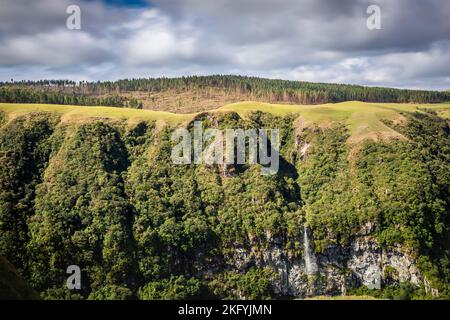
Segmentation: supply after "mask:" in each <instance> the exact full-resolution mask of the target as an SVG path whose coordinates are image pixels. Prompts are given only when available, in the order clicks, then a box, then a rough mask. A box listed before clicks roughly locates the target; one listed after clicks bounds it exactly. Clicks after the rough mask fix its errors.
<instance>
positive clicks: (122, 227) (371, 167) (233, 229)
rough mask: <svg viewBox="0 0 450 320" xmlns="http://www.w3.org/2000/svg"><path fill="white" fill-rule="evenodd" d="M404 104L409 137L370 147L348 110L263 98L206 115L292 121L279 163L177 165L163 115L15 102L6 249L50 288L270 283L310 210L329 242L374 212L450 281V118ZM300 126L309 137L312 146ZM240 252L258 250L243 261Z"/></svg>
mask: <svg viewBox="0 0 450 320" xmlns="http://www.w3.org/2000/svg"><path fill="white" fill-rule="evenodd" d="M404 116H405V117H406V118H407V119H408V122H405V123H403V124H394V123H387V124H388V125H389V126H391V127H393V128H395V130H397V131H399V132H401V133H402V134H403V135H404V136H405V137H407V138H408V139H405V140H397V141H390V142H371V141H366V142H365V143H364V144H362V145H361V146H360V147H359V149H357V150H356V151H355V149H353V148H352V147H351V146H350V145H349V144H347V143H346V140H347V138H348V132H347V129H346V127H345V126H342V125H339V124H337V125H333V126H329V127H327V128H318V127H315V126H308V127H303V128H294V123H295V121H294V120H295V117H294V116H287V117H284V118H282V117H275V116H272V115H269V114H265V113H261V112H256V113H252V114H250V115H249V117H248V118H246V119H243V118H241V117H239V116H238V115H237V114H236V113H233V112H229V113H223V114H222V113H221V114H214V115H212V114H202V115H199V116H198V117H197V120H202V121H203V123H204V127H217V128H222V129H223V128H230V127H233V128H279V129H280V130H281V150H280V156H281V158H280V161H281V163H280V171H279V172H278V174H276V175H273V176H261V175H260V170H259V169H260V168H259V167H258V165H252V166H249V165H239V166H232V167H230V168H228V169H227V170H228V172H229V174H228V175H224V174H223V172H224V168H223V167H221V166H206V165H199V166H196V165H189V166H177V165H174V164H173V163H172V161H171V159H170V153H171V149H172V146H173V142H172V141H171V140H170V135H171V128H169V127H164V128H161V127H159V126H157V125H156V124H155V123H153V122H140V123H137V124H134V125H132V126H131V127H130V126H129V125H127V124H126V123H125V122H120V121H105V120H97V121H88V122H85V123H77V124H70V123H69V124H68V123H59V121H58V117H57V116H56V115H54V114H50V113H37V114H29V115H26V116H20V117H17V118H16V119H13V120H11V121H9V122H7V123H4V124H3V126H2V128H1V129H0V130H1V131H0V162H1V166H0V186H1V188H0V256H4V257H6V258H7V259H8V260H9V261H10V262H11V263H12V264H13V265H15V266H16V267H17V269H18V271H19V272H20V274H21V275H22V276H23V277H24V278H25V279H26V280H27V281H28V282H29V283H30V285H31V286H32V287H33V288H34V289H35V290H37V291H38V292H39V293H40V294H41V296H42V297H43V298H56V299H62V298H71V299H82V298H89V299H131V298H141V299H185V298H212V297H214V298H248V299H266V298H274V297H277V294H276V292H275V291H274V288H273V287H272V285H271V283H272V279H273V278H274V277H275V275H274V271H273V270H272V269H270V268H268V267H267V266H266V265H265V264H264V263H263V261H264V259H263V256H264V253H265V251H266V250H267V249H268V247H270V246H271V245H273V243H275V242H277V243H282V247H283V250H284V252H285V254H286V256H290V257H298V256H301V255H302V254H303V252H302V227H303V224H304V223H305V222H306V223H307V224H308V226H309V227H310V228H311V230H312V232H313V234H314V240H315V244H316V249H317V251H319V252H320V251H322V250H324V249H325V248H326V246H327V245H329V244H336V245H346V244H347V243H348V242H349V241H350V240H351V238H352V237H354V235H355V234H356V232H357V231H358V229H359V228H360V226H362V225H364V224H365V223H366V222H371V223H373V224H374V230H373V235H374V237H375V238H376V239H378V242H379V243H380V244H382V245H383V246H385V247H389V246H392V245H402V246H405V247H407V248H409V249H410V250H412V251H413V252H414V253H415V255H416V257H417V260H418V265H419V267H420V269H421V271H422V272H423V273H424V274H425V275H426V276H427V277H428V278H429V279H430V281H431V282H432V285H433V287H435V288H438V289H439V293H440V296H441V297H444V298H445V297H448V295H449V293H450V290H449V289H450V288H449V283H450V264H449V261H450V260H449V256H450V246H449V237H450V233H449V232H450V221H449V212H450V210H449V209H450V204H449V201H450V200H449V181H450V172H449V166H450V149H449V148H450V147H449V146H450V137H449V134H450V129H449V126H448V122H447V121H445V120H443V119H441V118H439V117H437V116H436V115H435V114H433V113H416V114H406V113H405V114H404ZM188 128H192V124H190V125H189V126H188ZM299 142H300V143H304V142H308V143H310V144H311V148H310V149H308V151H307V152H306V153H304V154H302V153H301V152H300V151H299V150H300V145H299ZM237 252H246V253H247V255H248V257H247V259H246V260H247V262H246V263H245V264H244V265H239V261H236V256H235V255H236V253H237ZM72 264H76V265H79V266H81V268H82V272H83V281H82V290H80V291H77V292H76V293H74V292H72V291H69V290H67V289H66V287H65V280H66V279H67V275H66V273H65V270H66V267H67V266H68V265H72ZM361 290H362V289H361ZM402 290H403V291H402ZM414 290H416V289H414ZM414 290H413V289H411V290H410V288H409V287H407V285H404V284H402V285H400V284H397V287H389V286H387V287H386V288H385V296H388V297H397V296H403V297H406V298H411V297H415V296H416V295H425V292H423V290H422V291H420V290H421V289H420V288H419V289H418V290H419V291H417V292H416V291H414Z"/></svg>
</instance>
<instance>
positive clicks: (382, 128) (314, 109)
mask: <svg viewBox="0 0 450 320" xmlns="http://www.w3.org/2000/svg"><path fill="white" fill-rule="evenodd" d="M425 108H426V109H432V110H434V111H436V112H437V114H439V115H440V116H441V117H444V118H447V119H449V118H450V103H443V104H428V105H423V104H398V103H365V102H360V101H348V102H342V103H335V104H332V103H328V104H322V105H286V104H270V103H262V102H251V101H247V102H239V103H233V104H229V105H226V106H223V107H221V108H218V109H216V110H213V111H210V112H226V111H234V112H237V113H238V114H239V115H241V116H243V117H246V116H247V115H248V114H249V113H250V112H253V111H262V112H268V113H271V114H273V115H277V116H284V115H287V114H298V115H299V116H301V117H302V118H303V119H304V120H305V121H306V122H308V123H310V124H317V125H319V126H327V125H329V124H333V123H338V122H339V123H343V124H345V125H347V127H348V128H349V132H350V138H349V142H350V143H358V142H361V141H363V140H365V139H372V140H389V139H392V138H398V139H402V138H404V137H403V136H402V135H401V134H399V133H398V132H396V131H394V130H392V129H391V128H390V127H388V126H386V125H385V124H384V123H383V121H384V120H392V121H396V120H397V121H401V119H402V116H401V114H400V113H401V112H417V111H418V112H422V111H421V110H423V109H425ZM0 110H2V111H4V112H6V114H7V115H8V117H9V118H12V117H16V116H19V115H22V114H26V113H29V112H57V113H59V114H61V121H62V122H83V121H88V120H92V119H103V118H107V119H116V120H125V121H128V122H138V121H164V122H167V123H170V124H172V125H179V124H181V123H185V122H187V121H190V120H192V119H193V118H194V116H195V115H196V113H192V114H177V113H171V112H164V111H152V110H139V109H129V108H113V107H85V106H66V105H51V104H8V103H0Z"/></svg>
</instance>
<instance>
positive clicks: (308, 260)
mask: <svg viewBox="0 0 450 320" xmlns="http://www.w3.org/2000/svg"><path fill="white" fill-rule="evenodd" d="M303 247H304V256H305V268H306V274H307V275H313V274H315V273H317V271H318V270H319V269H318V267H317V260H316V255H315V254H314V250H313V248H312V247H311V245H310V243H309V234H308V228H307V227H306V224H305V225H304V226H303Z"/></svg>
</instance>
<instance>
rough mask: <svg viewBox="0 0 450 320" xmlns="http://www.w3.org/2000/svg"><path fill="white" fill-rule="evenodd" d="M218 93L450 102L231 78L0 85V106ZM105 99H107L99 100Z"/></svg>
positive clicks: (274, 98) (428, 94) (441, 96)
mask: <svg viewBox="0 0 450 320" xmlns="http://www.w3.org/2000/svg"><path fill="white" fill-rule="evenodd" d="M208 89H218V90H220V91H223V92H224V93H226V94H228V95H237V96H239V97H240V98H241V99H247V100H257V101H265V102H281V103H292V104H323V103H335V102H343V101H353V100H359V101H365V102H386V103H439V102H446V101H450V92H445V91H426V90H406V89H394V88H383V87H364V86H358V85H347V84H331V83H313V82H303V81H288V80H277V79H264V78H257V77H247V76H235V75H211V76H189V77H179V78H149V79H123V80H118V81H104V82H100V81H98V82H85V81H81V82H78V83H76V82H73V81H70V80H40V81H20V82H14V81H12V82H2V83H0V102H34V103H38V102H39V103H61V104H80V105H81V104H85V105H106V106H115V107H117V106H118V107H121V106H127V107H134V108H139V107H142V103H139V101H135V100H134V99H129V98H124V97H123V96H121V95H122V94H124V93H129V92H143V93H155V92H166V91H171V92H174V93H173V94H177V93H181V92H190V91H201V90H208ZM105 96H107V97H105Z"/></svg>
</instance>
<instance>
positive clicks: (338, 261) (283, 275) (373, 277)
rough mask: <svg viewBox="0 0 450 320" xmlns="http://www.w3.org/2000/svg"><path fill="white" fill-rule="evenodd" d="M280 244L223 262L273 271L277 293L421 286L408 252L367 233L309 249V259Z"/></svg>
mask: <svg viewBox="0 0 450 320" xmlns="http://www.w3.org/2000/svg"><path fill="white" fill-rule="evenodd" d="M303 241H304V240H303ZM283 246H284V244H283V242H282V241H273V242H271V244H270V246H269V248H268V249H267V250H265V251H264V252H263V253H262V254H261V255H260V258H259V259H255V258H254V257H255V254H254V253H252V251H251V249H250V250H248V249H245V248H237V249H236V251H235V254H234V255H232V256H229V257H228V259H227V262H228V263H229V264H230V265H232V266H233V268H236V269H238V270H242V269H245V268H248V267H249V266H250V265H253V264H256V265H258V266H260V267H269V268H271V269H273V270H276V273H277V276H276V277H274V278H273V285H274V288H275V291H276V292H277V294H278V295H280V296H291V297H300V298H303V297H308V296H317V295H346V294H347V291H348V290H350V289H354V288H357V287H359V286H365V287H367V288H369V289H381V288H382V287H383V286H386V285H389V284H391V285H392V284H399V283H404V282H408V283H411V284H413V285H414V286H416V287H421V286H424V278H423V276H422V274H421V272H420V271H419V269H418V268H417V266H416V261H415V260H414V258H413V257H412V256H411V255H410V254H408V253H405V252H404V251H403V250H402V249H401V248H400V247H398V248H390V249H384V248H381V247H380V245H379V244H377V242H376V240H375V239H374V238H373V236H370V235H362V236H358V237H356V238H355V239H354V240H353V241H352V242H351V243H350V244H349V245H348V246H337V245H333V246H329V247H327V248H326V250H325V251H324V252H323V253H316V252H314V251H312V253H311V255H312V257H309V258H307V256H305V254H303V255H300V256H297V257H292V256H289V254H287V253H286V252H285V250H283ZM311 259H313V260H315V261H316V264H317V268H316V269H314V270H313V271H311V269H310V268H308V267H307V261H308V260H311ZM430 290H431V289H430ZM430 292H431V291H430ZM434 294H436V291H434Z"/></svg>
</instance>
